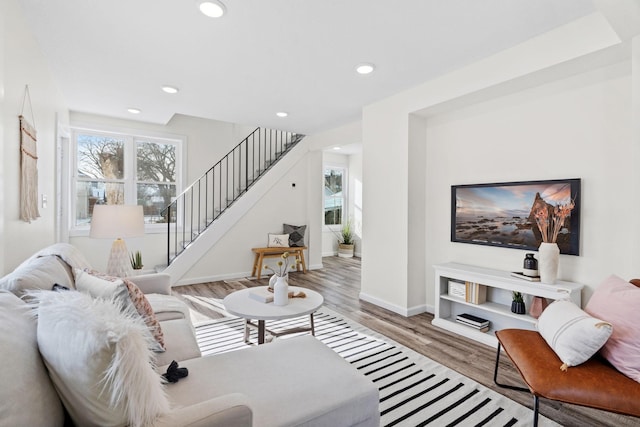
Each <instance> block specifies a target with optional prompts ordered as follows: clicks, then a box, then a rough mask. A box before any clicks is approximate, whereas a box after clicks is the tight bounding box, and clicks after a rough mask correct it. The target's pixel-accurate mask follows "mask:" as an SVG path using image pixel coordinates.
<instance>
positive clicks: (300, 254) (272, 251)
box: [251, 246, 307, 279]
mask: <svg viewBox="0 0 640 427" xmlns="http://www.w3.org/2000/svg"><path fill="white" fill-rule="evenodd" d="M306 249H307V247H306V246H299V247H288V248H252V249H251V250H252V251H253V253H255V254H256V257H255V259H254V261H253V270H252V271H251V275H252V276H255V277H256V278H258V279H259V278H260V276H261V275H262V261H263V260H264V259H265V258H278V257H281V256H282V254H283V253H285V252H289V255H290V256H293V257H294V258H295V259H296V260H298V261H299V262H298V263H296V270H297V271H300V268H302V272H303V273H306V272H307V264H306V263H305V261H304V251H305V250H306Z"/></svg>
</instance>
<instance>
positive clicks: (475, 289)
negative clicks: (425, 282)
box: [447, 280, 487, 304]
mask: <svg viewBox="0 0 640 427" xmlns="http://www.w3.org/2000/svg"><path fill="white" fill-rule="evenodd" d="M447 294H449V296H452V297H456V298H461V299H463V300H464V301H465V302H468V303H471V304H483V303H485V302H486V301H487V287H486V286H485V285H481V284H480V283H474V282H464V283H462V282H457V281H455V280H449V283H448V289H447Z"/></svg>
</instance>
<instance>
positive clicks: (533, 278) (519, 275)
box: [511, 271, 540, 282]
mask: <svg viewBox="0 0 640 427" xmlns="http://www.w3.org/2000/svg"><path fill="white" fill-rule="evenodd" d="M511 276H512V277H517V278H518V279H523V280H528V281H529V282H539V281H540V276H527V275H524V274H522V273H521V272H519V271H512V272H511Z"/></svg>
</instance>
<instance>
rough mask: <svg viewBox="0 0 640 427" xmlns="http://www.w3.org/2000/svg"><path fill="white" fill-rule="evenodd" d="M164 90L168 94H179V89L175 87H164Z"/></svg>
mask: <svg viewBox="0 0 640 427" xmlns="http://www.w3.org/2000/svg"><path fill="white" fill-rule="evenodd" d="M162 90H163V91H165V92H167V93H178V88H177V87H174V86H162Z"/></svg>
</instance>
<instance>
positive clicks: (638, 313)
mask: <svg viewBox="0 0 640 427" xmlns="http://www.w3.org/2000/svg"><path fill="white" fill-rule="evenodd" d="M638 307H640V288H638V287H636V286H634V285H632V284H631V283H629V282H626V281H625V280H624V279H621V278H620V277H618V276H615V275H612V276H610V277H608V278H607V279H605V281H604V282H603V283H601V284H600V286H598V287H597V288H596V290H595V292H594V293H593V296H592V297H591V299H590V300H589V303H588V304H587V306H586V307H585V309H584V310H585V311H586V312H587V313H589V314H590V315H592V316H594V317H599V318H600V319H602V320H605V321H607V322H609V323H611V324H612V325H613V333H612V334H611V337H610V338H609V340H608V341H607V342H606V343H605V345H604V346H603V347H602V349H601V350H600V354H602V356H604V357H605V358H606V359H607V360H608V361H609V363H611V364H612V365H613V366H614V367H615V368H616V369H617V370H618V371H620V372H622V373H623V374H625V375H626V376H628V377H629V378H631V379H633V380H636V381H638V382H640V310H638Z"/></svg>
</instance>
